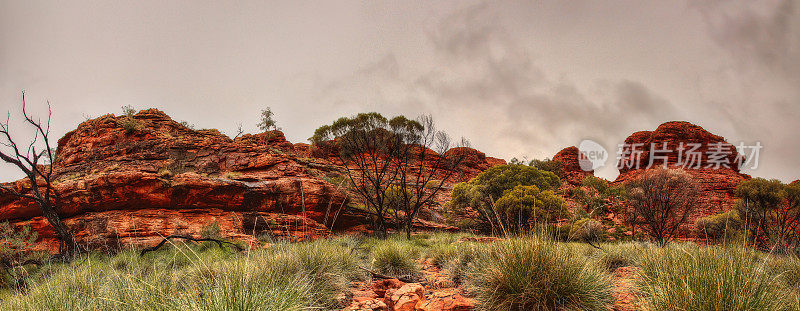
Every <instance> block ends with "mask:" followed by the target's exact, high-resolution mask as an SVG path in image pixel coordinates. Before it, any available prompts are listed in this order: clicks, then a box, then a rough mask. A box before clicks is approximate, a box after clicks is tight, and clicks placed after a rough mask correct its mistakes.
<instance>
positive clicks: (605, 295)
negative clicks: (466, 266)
mask: <svg viewBox="0 0 800 311" xmlns="http://www.w3.org/2000/svg"><path fill="white" fill-rule="evenodd" d="M474 267H475V270H474V271H473V272H472V273H471V274H470V279H469V282H468V285H469V286H468V288H469V289H470V290H471V291H473V292H474V294H475V295H476V298H477V299H478V301H479V302H480V303H481V307H482V309H484V310H504V311H505V310H520V311H522V310H608V309H609V308H610V307H611V305H612V298H611V278H610V276H609V275H608V274H607V273H606V272H604V271H602V270H601V269H599V268H597V267H596V266H592V265H589V264H587V261H586V260H584V259H582V258H580V257H578V256H575V254H573V253H572V252H570V251H569V250H568V249H566V248H563V247H560V246H559V245H558V244H554V243H552V242H548V241H542V240H540V239H539V238H519V239H509V240H504V241H502V242H495V243H493V244H492V245H491V246H490V247H489V249H488V250H487V251H486V252H485V253H483V254H481V256H479V257H478V258H477V259H476V260H475V262H474Z"/></svg>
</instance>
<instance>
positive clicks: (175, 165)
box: [0, 109, 490, 251]
mask: <svg viewBox="0 0 800 311" xmlns="http://www.w3.org/2000/svg"><path fill="white" fill-rule="evenodd" d="M475 153H476V154H479V155H481V156H483V154H482V153H479V152H477V151H475ZM57 154H58V160H57V164H56V166H55V170H56V172H57V177H56V189H57V191H58V192H59V194H60V195H61V197H62V201H61V203H62V204H61V209H60V214H61V216H62V217H63V218H64V222H65V223H66V224H67V225H68V226H69V228H70V229H71V230H72V231H73V233H74V234H75V236H76V239H77V240H78V242H79V243H80V244H83V245H86V246H88V247H90V248H98V247H104V246H107V247H120V246H130V245H134V246H142V245H152V244H155V243H156V242H157V241H160V239H161V237H162V236H166V235H170V234H188V235H194V236H198V235H199V234H200V232H201V230H202V228H203V227H204V226H205V225H207V224H211V223H217V224H218V225H219V227H220V229H221V230H220V233H221V234H222V236H224V237H228V238H236V239H241V240H246V241H251V242H253V241H255V238H254V236H258V235H271V236H273V237H279V238H287V239H291V240H303V239H307V238H310V237H314V236H320V235H325V234H327V233H329V231H330V230H329V229H330V228H332V227H349V226H354V225H357V224H359V223H362V222H363V221H364V220H363V219H359V218H358V217H356V216H354V215H350V214H348V213H345V212H341V211H340V209H341V208H342V207H343V206H345V205H346V201H347V198H346V195H345V194H344V193H343V191H341V189H340V188H337V187H336V186H334V185H332V184H330V183H329V182H327V181H326V177H328V176H329V174H330V173H332V172H336V171H338V170H339V169H340V168H339V167H337V166H336V165H335V164H334V163H332V162H331V161H329V160H328V159H327V158H315V157H312V156H311V152H310V149H309V147H308V145H305V144H292V143H290V142H287V141H286V139H285V138H284V136H283V133H281V132H279V131H272V132H267V133H261V134H256V135H244V136H242V137H239V138H237V139H235V140H232V139H230V138H229V137H227V136H225V135H223V134H221V133H219V132H218V131H216V130H198V131H195V130H192V129H189V128H187V127H185V126H183V125H181V124H180V123H178V122H175V121H173V120H172V119H171V118H170V117H169V116H167V115H166V114H164V113H163V112H161V111H158V110H155V109H150V110H143V111H141V112H139V113H138V114H136V115H135V116H133V118H132V120H131V119H128V117H125V116H113V115H106V116H102V117H99V118H97V119H93V120H88V121H86V122H84V123H82V124H80V125H79V126H78V128H77V129H75V130H74V131H71V132H69V133H67V134H66V135H64V137H63V138H61V139H60V140H59V141H58V150H57ZM470 165H471V166H470V168H469V169H468V170H466V173H465V174H466V175H465V176H463V177H462V178H471V176H474V174H476V172H479V171H480V170H481V168H483V169H485V168H488V167H489V165H490V164H489V161H487V159H486V158H485V156H483V157H478V159H476V160H475V162H470ZM14 186H15V187H16V189H18V190H20V191H22V192H26V191H29V188H30V187H29V185H27V184H26V182H25V181H24V180H20V181H17V182H15V183H14ZM0 221H10V222H12V223H14V224H15V225H17V226H21V225H24V224H30V225H31V226H32V227H33V228H34V229H36V231H38V232H39V233H40V239H39V242H38V244H37V248H39V249H43V250H49V251H54V250H57V249H58V247H57V246H58V245H59V243H60V242H59V241H58V240H57V239H56V237H55V235H54V233H53V231H52V228H51V227H50V226H49V225H48V224H47V222H46V221H45V220H44V219H43V217H41V213H40V211H39V209H38V207H37V206H36V205H35V204H34V203H33V202H31V201H28V200H19V199H17V198H16V197H12V196H9V195H0Z"/></svg>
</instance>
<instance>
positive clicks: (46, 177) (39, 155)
mask: <svg viewBox="0 0 800 311" xmlns="http://www.w3.org/2000/svg"><path fill="white" fill-rule="evenodd" d="M47 108H48V115H47V121H46V122H45V123H42V122H41V121H40V120H34V119H33V117H32V116H30V115H28V113H27V111H26V110H25V93H24V92H23V93H22V115H23V117H24V118H25V122H26V124H28V125H30V126H32V127H33V128H34V131H35V134H34V138H33V139H32V140H31V142H30V143H28V144H27V145H28V146H27V149H24V151H23V149H21V148H20V147H19V145H18V144H17V143H16V141H15V140H14V139H13V137H12V136H11V133H10V128H9V127H10V126H9V122H8V121H9V119H10V113H9V117H8V118H6V122H5V123H0V135H2V144H3V145H4V146H5V147H6V148H5V149H6V150H0V159H2V160H3V161H4V162H6V163H8V164H12V165H14V166H16V167H17V168H18V169H19V170H20V171H22V172H23V173H25V176H26V178H27V179H28V182H29V183H30V191H25V190H27V189H21V190H18V189H15V188H14V186H13V185H0V189H2V191H4V192H7V193H10V194H11V195H14V196H17V197H19V198H23V199H28V200H31V201H33V202H35V203H36V204H37V205H39V208H40V209H41V210H42V215H43V216H44V217H45V218H46V219H47V221H48V222H49V223H50V225H51V226H52V227H53V229H55V232H56V234H57V235H58V237H59V238H60V239H61V241H62V242H64V245H63V248H62V250H61V252H62V254H64V255H65V256H66V257H67V258H71V257H73V256H75V255H76V254H78V253H79V252H80V249H79V247H78V244H77V243H76V242H75V238H74V237H73V236H72V233H70V231H69V229H68V228H67V226H66V225H64V223H63V222H61V217H60V216H59V215H58V206H59V195H58V193H57V192H56V190H55V188H54V187H53V165H54V164H55V160H56V158H55V155H54V150H53V148H52V147H51V145H50V117H51V116H52V110H51V109H50V103H49V102H48V103H47ZM37 143H38V144H37ZM37 145H38V146H40V149H38V150H37ZM42 162H47V163H42Z"/></svg>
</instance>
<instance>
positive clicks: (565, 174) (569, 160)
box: [553, 146, 594, 186]
mask: <svg viewBox="0 0 800 311" xmlns="http://www.w3.org/2000/svg"><path fill="white" fill-rule="evenodd" d="M579 154H580V151H578V147H575V146H570V147H567V148H564V149H561V151H559V152H558V153H556V155H555V156H553V161H559V162H561V164H562V165H563V167H562V170H563V171H562V176H561V181H562V182H566V183H569V184H570V185H572V186H578V185H580V184H581V180H583V178H585V177H586V176H589V175H594V171H584V170H583V169H581V165H580V162H579V161H578V159H579Z"/></svg>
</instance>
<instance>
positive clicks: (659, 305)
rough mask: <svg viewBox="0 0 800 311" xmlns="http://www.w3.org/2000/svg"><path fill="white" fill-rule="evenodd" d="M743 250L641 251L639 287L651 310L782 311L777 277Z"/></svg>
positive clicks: (783, 296)
mask: <svg viewBox="0 0 800 311" xmlns="http://www.w3.org/2000/svg"><path fill="white" fill-rule="evenodd" d="M759 257H760V254H759V253H758V251H756V250H754V249H751V248H743V247H725V248H723V247H697V246H684V245H681V246H676V245H669V246H667V247H663V248H649V249H645V250H643V251H642V253H641V256H640V258H639V260H638V265H639V266H640V268H641V273H640V278H639V279H638V282H637V284H638V287H639V289H640V291H641V293H642V294H643V297H642V302H643V304H644V307H645V309H647V310H730V311H736V310H784V309H785V308H786V307H787V306H788V304H789V303H790V301H789V297H788V295H786V293H785V292H784V291H785V289H784V288H783V287H782V286H780V283H779V282H778V281H779V280H778V278H777V277H775V276H774V275H773V274H771V273H769V271H767V269H765V267H764V265H763V264H762V263H760V261H759Z"/></svg>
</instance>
